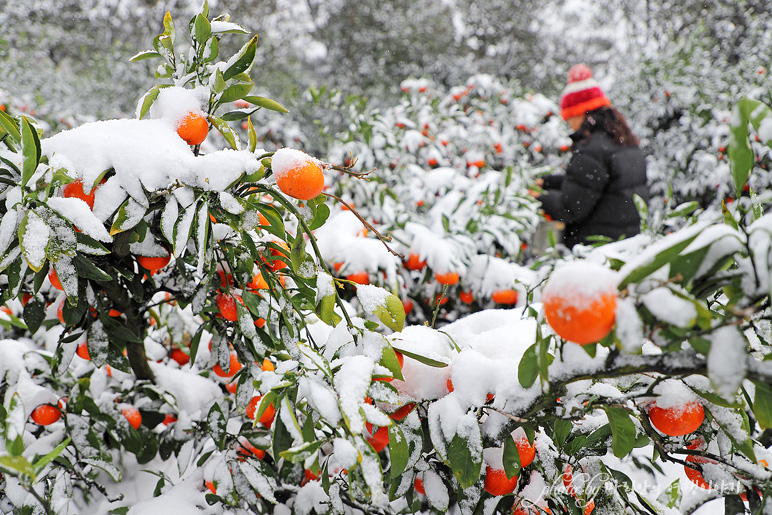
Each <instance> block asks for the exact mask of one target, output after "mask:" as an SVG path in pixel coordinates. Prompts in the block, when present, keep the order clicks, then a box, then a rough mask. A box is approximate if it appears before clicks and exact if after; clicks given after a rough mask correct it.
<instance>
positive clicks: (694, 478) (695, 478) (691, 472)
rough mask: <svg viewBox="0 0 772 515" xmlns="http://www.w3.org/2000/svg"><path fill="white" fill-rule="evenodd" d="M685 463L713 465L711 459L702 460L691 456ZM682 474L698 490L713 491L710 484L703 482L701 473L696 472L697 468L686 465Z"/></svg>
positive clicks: (702, 458)
mask: <svg viewBox="0 0 772 515" xmlns="http://www.w3.org/2000/svg"><path fill="white" fill-rule="evenodd" d="M686 461H687V462H689V463H698V464H705V463H715V462H714V461H713V460H711V459H708V458H704V457H702V456H692V455H689V456H687V457H686ZM684 473H685V474H686V477H688V478H689V480H690V481H691V482H692V483H694V484H695V485H697V486H699V487H700V488H704V489H705V490H712V489H713V487H711V486H710V484H708V482H707V481H705V477H704V476H703V475H702V472H700V471H699V470H697V468H692V467H687V466H686V465H684Z"/></svg>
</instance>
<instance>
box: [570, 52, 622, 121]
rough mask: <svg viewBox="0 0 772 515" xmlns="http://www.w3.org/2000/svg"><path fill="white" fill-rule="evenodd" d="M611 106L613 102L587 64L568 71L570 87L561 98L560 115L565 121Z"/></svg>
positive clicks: (578, 65)
mask: <svg viewBox="0 0 772 515" xmlns="http://www.w3.org/2000/svg"><path fill="white" fill-rule="evenodd" d="M610 105H611V101H610V100H609V99H608V98H606V95H605V94H604V93H603V90H602V89H601V88H600V84H598V81H596V80H595V79H594V78H593V77H592V70H590V68H589V67H588V66H587V65H586V64H577V65H574V66H572V67H571V69H570V70H569V71H568V85H567V86H566V88H565V89H564V90H563V94H562V95H561V96H560V115H561V116H562V117H563V119H564V120H568V119H569V118H572V117H574V116H579V115H583V114H585V113H586V112H588V111H594V110H595V109H598V108H599V107H603V106H610Z"/></svg>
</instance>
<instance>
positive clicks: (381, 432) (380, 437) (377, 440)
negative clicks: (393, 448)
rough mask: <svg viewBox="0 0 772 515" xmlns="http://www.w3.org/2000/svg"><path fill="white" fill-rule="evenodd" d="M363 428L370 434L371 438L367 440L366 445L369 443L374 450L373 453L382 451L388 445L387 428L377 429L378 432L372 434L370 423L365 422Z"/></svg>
mask: <svg viewBox="0 0 772 515" xmlns="http://www.w3.org/2000/svg"><path fill="white" fill-rule="evenodd" d="M365 427H366V428H367V432H368V433H370V434H371V435H372V436H370V437H368V438H367V443H369V444H370V445H371V446H372V447H373V449H375V452H381V451H382V450H383V449H385V448H386V446H387V445H389V428H388V427H386V426H384V427H381V428H378V431H376V432H375V433H373V425H372V424H371V423H370V422H367V423H366V424H365Z"/></svg>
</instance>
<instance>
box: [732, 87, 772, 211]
mask: <svg viewBox="0 0 772 515" xmlns="http://www.w3.org/2000/svg"><path fill="white" fill-rule="evenodd" d="M757 109H760V110H761V112H760V113H758V114H759V115H761V117H762V118H765V117H766V116H767V114H768V113H769V108H768V107H767V106H765V105H764V104H762V103H761V102H759V101H757V100H751V99H749V98H747V97H744V98H742V99H740V101H739V102H737V104H735V107H734V110H733V112H732V117H731V122H730V124H729V133H730V138H729V165H730V168H731V170H732V178H733V179H734V187H735V192H736V193H735V194H736V196H737V197H738V198H739V197H740V195H741V193H742V189H743V186H744V185H745V183H746V182H747V180H748V175H749V174H750V171H751V168H752V167H753V149H752V148H751V142H750V139H749V138H748V122H749V121H750V118H751V113H754V112H756V110H757ZM755 119H756V120H758V119H759V118H758V116H757V117H755ZM754 126H756V127H757V128H758V126H757V125H755V124H754Z"/></svg>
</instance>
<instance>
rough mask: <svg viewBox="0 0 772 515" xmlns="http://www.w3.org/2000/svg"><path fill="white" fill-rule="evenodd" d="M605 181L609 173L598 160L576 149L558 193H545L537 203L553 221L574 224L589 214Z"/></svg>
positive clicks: (599, 195) (556, 191) (600, 195)
mask: <svg viewBox="0 0 772 515" xmlns="http://www.w3.org/2000/svg"><path fill="white" fill-rule="evenodd" d="M608 181H609V171H608V168H607V167H606V165H605V164H604V163H603V161H602V159H600V158H599V157H597V156H595V155H593V154H590V153H586V152H582V151H581V149H577V150H576V151H575V152H574V155H573V156H572V157H571V161H570V162H569V163H568V166H567V167H566V175H565V178H564V179H563V183H562V185H561V187H560V189H559V190H553V191H548V192H547V193H545V194H543V195H540V196H539V197H538V200H539V201H540V202H541V204H542V209H544V212H545V213H547V214H548V215H550V216H551V217H552V218H553V219H554V220H560V221H561V222H565V223H567V224H575V223H578V222H581V221H582V220H584V219H585V218H587V216H588V215H589V214H590V213H591V212H592V210H593V208H594V207H595V205H596V204H597V203H598V200H599V199H600V198H601V197H602V196H603V191H604V189H605V188H606V185H607V184H608Z"/></svg>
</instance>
